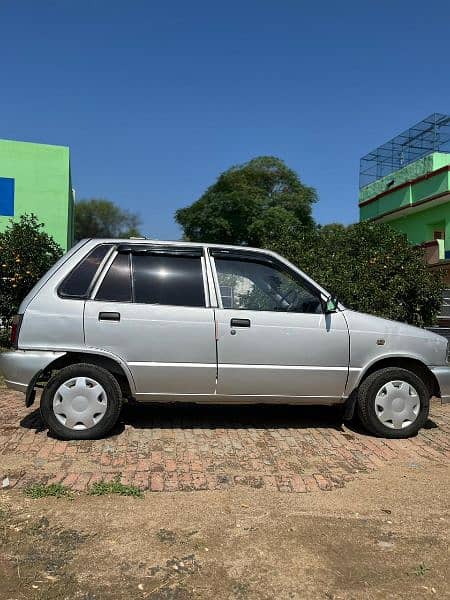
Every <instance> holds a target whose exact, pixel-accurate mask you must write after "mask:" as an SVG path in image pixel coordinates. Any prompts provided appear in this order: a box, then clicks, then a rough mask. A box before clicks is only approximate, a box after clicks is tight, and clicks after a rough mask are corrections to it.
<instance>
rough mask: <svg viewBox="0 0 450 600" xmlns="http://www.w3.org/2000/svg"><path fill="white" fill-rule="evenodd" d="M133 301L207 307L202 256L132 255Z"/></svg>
mask: <svg viewBox="0 0 450 600" xmlns="http://www.w3.org/2000/svg"><path fill="white" fill-rule="evenodd" d="M132 264H133V283H134V286H133V287H134V301H135V302H141V303H145V304H169V305H173V306H205V292H204V287H203V272H202V264H201V259H200V256H198V257H197V256H196V257H193V256H170V255H158V254H147V255H146V254H136V255H133V256H132Z"/></svg>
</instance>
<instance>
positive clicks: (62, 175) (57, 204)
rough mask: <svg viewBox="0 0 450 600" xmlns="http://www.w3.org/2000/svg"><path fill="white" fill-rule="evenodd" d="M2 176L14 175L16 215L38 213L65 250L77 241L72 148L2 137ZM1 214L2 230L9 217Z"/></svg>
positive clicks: (0, 226)
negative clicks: (71, 165)
mask: <svg viewBox="0 0 450 600" xmlns="http://www.w3.org/2000/svg"><path fill="white" fill-rule="evenodd" d="M0 177H7V178H12V179H14V219H15V220H18V218H19V217H20V215H21V214H24V213H34V214H35V215H36V216H37V217H38V219H39V220H40V221H41V222H42V223H44V224H45V230H46V231H47V233H49V234H50V235H52V236H53V238H54V239H55V240H56V242H58V244H60V246H62V248H63V249H64V250H67V249H68V248H70V247H71V246H72V244H73V234H74V223H73V194H72V184H71V178H70V158H69V148H66V147H65V146H48V145H46V144H32V143H29V142H16V141H12V140H0ZM10 218H11V217H5V216H1V215H0V231H2V230H4V229H5V227H6V226H7V224H8V223H9V219H10Z"/></svg>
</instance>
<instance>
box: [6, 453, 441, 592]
mask: <svg viewBox="0 0 450 600" xmlns="http://www.w3.org/2000/svg"><path fill="white" fill-rule="evenodd" d="M449 483H450V477H449V469H448V466H447V465H430V466H427V468H420V467H419V468H418V467H413V466H410V467H406V466H403V465H401V466H392V467H386V468H384V469H382V470H380V471H378V472H375V473H368V474H365V475H364V476H363V477H361V478H358V479H357V480H355V481H352V482H350V483H349V484H348V485H347V486H346V487H344V488H341V489H334V490H332V491H330V492H325V493H324V492H322V491H317V492H313V493H310V494H282V493H280V492H277V491H269V490H257V489H249V488H246V487H242V488H240V487H234V488H231V489H228V490H223V491H196V492H192V493H189V492H174V493H167V492H164V493H146V494H145V496H144V498H143V499H139V498H128V497H116V496H107V497H106V496H101V497H91V496H88V495H86V494H85V493H77V494H75V496H74V498H73V499H72V500H69V499H66V498H61V499H57V498H45V499H39V500H32V499H29V498H26V497H25V496H24V495H23V492H22V491H20V490H7V491H3V492H2V493H1V494H0V543H1V546H0V598H1V599H2V600H3V599H5V600H6V599H13V598H14V599H16V598H17V599H28V598H29V599H49V600H51V599H58V600H59V599H64V598H67V599H72V598H74V599H75V598H77V599H84V600H94V599H107V598H108V599H125V598H127V599H128V598H137V599H139V598H148V599H150V600H190V599H193V598H200V599H204V598H205V599H206V598H208V599H209V598H224V599H225V598H226V599H233V600H234V599H237V600H246V599H249V600H250V599H268V600H269V599H270V600H272V599H277V600H278V599H279V600H284V599H309V598H314V599H316V598H317V599H324V600H327V599H328V600H331V599H333V600H338V599H346V600H350V599H360V598H361V599H367V600H371V599H373V600H375V599H386V598H408V599H411V598H427V597H435V598H450V587H449V585H450V559H449V537H450V536H449V518H450V514H449V504H450V502H449V501H450V494H449Z"/></svg>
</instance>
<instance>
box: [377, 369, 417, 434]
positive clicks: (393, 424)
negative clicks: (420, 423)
mask: <svg viewBox="0 0 450 600" xmlns="http://www.w3.org/2000/svg"><path fill="white" fill-rule="evenodd" d="M419 412H420V398H419V394H418V393H417V391H416V390H415V388H414V387H413V386H412V385H411V384H410V383H408V382H406V381H389V382H388V383H385V384H384V385H383V386H382V387H381V388H380V389H379V391H378V393H377V395H376V397H375V414H376V415H377V417H378V420H379V421H380V422H381V423H383V425H386V427H389V428H390V429H404V428H405V427H408V426H409V425H411V424H412V423H414V421H415V420H416V419H417V417H418V415H419Z"/></svg>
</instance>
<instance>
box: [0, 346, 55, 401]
mask: <svg viewBox="0 0 450 600" xmlns="http://www.w3.org/2000/svg"><path fill="white" fill-rule="evenodd" d="M64 354H65V352H45V351H39V350H13V351H11V352H2V353H0V373H2V375H3V376H4V378H5V383H6V385H7V387H9V388H10V389H12V390H17V391H18V392H23V393H24V394H25V393H26V391H27V388H28V385H29V383H30V382H31V380H32V379H33V377H34V376H35V375H36V374H37V373H39V372H40V371H42V369H45V367H47V366H48V365H49V364H50V363H52V362H53V361H54V360H56V359H57V358H59V357H60V356H64Z"/></svg>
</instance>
